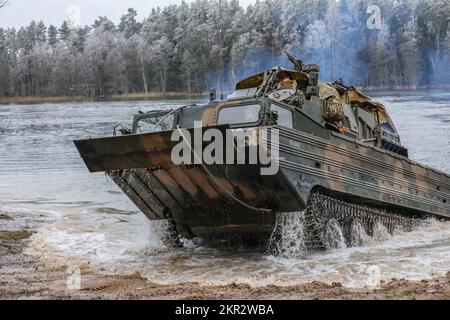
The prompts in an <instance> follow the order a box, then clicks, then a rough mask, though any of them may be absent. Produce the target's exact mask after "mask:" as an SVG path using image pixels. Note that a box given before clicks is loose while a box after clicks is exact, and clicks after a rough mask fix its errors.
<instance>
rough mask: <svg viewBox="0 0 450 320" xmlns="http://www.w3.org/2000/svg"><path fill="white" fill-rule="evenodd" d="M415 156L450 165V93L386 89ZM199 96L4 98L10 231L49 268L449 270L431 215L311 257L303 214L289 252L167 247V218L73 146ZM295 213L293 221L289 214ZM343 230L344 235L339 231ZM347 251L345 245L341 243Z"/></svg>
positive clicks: (232, 274) (307, 276) (4, 209)
mask: <svg viewBox="0 0 450 320" xmlns="http://www.w3.org/2000/svg"><path fill="white" fill-rule="evenodd" d="M373 95H375V96H377V97H378V98H379V99H380V100H382V101H383V102H385V103H386V104H387V106H388V109H389V111H390V113H391V116H392V118H393V120H394V122H395V123H396V125H397V129H398V130H399V132H400V134H401V136H402V139H403V140H402V141H403V143H404V144H405V145H406V146H407V147H408V148H409V149H410V155H411V158H413V159H415V160H417V161H420V162H423V163H425V164H427V165H430V166H433V167H436V168H438V169H440V170H443V171H447V172H450V162H449V161H448V159H450V134H449V127H450V93H446V92H439V91H433V92H408V93H405V92H402V93H398V92H378V93H374V94H373ZM185 103H192V101H183V100H170V101H151V102H148V101H147V102H111V103H110V102H103V103H69V104H44V105H34V106H31V105H22V106H18V105H7V106H4V105H2V106H0V195H1V197H0V213H4V214H7V215H9V216H11V217H13V218H14V219H15V220H12V221H6V220H0V229H2V230H4V229H11V228H14V226H15V225H18V224H20V225H21V226H24V225H25V227H27V226H29V228H30V229H31V228H33V227H35V226H39V232H38V233H37V234H35V235H34V236H33V239H32V243H31V245H30V248H29V252H30V253H31V254H34V255H37V256H39V257H40V258H41V259H42V260H43V261H44V262H45V263H47V264H48V265H50V266H73V265H75V266H80V267H88V268H93V269H96V270H99V271H101V272H105V273H114V274H117V273H119V274H121V273H124V274H128V273H134V272H139V273H140V274H141V275H142V276H144V277H146V278H148V279H149V280H151V281H153V282H156V283H162V284H175V283H182V282H199V283H202V284H228V283H232V282H239V283H246V284H250V285H252V286H263V285H268V284H275V285H293V284H300V283H305V282H310V281H315V280H317V281H323V282H327V283H331V282H341V283H342V284H343V285H345V286H349V287H365V286H368V285H369V284H370V283H372V282H373V279H372V278H371V274H372V275H373V268H376V270H378V271H379V275H380V279H381V280H385V281H387V280H389V279H392V278H405V279H410V280H421V279H428V278H431V277H433V276H440V275H444V274H445V273H446V272H448V271H450V267H449V266H450V263H449V262H450V222H445V223H442V222H436V221H430V223H429V224H427V225H426V226H423V227H421V228H420V229H418V230H417V231H414V232H412V233H404V234H402V233H400V234H396V235H395V236H393V237H392V236H389V235H388V234H387V232H386V230H383V229H382V228H379V230H378V231H377V233H376V237H373V238H371V237H368V236H367V235H365V234H362V233H361V230H358V226H355V228H354V229H355V234H356V235H355V239H356V240H355V241H358V242H359V243H361V244H363V246H362V247H358V248H345V246H340V245H339V243H338V244H337V245H336V246H334V248H335V249H332V250H330V251H328V252H322V253H316V254H312V255H309V256H305V254H304V252H305V251H304V247H303V246H302V242H301V241H298V240H296V239H301V238H302V236H303V233H302V232H303V230H302V218H301V217H302V216H301V213H297V214H287V215H285V216H283V217H281V222H282V223H284V225H285V226H289V228H285V229H283V232H284V233H283V234H282V240H283V241H284V242H282V243H280V246H281V249H282V250H281V251H282V254H280V255H277V256H273V255H266V254H263V253H256V252H251V251H246V250H244V249H242V250H238V251H218V250H215V249H211V248H207V247H204V246H202V245H199V244H196V243H194V242H189V241H187V242H186V243H185V248H183V249H169V248H166V247H165V246H164V245H163V244H162V243H161V240H160V238H161V237H160V234H161V232H163V231H164V228H163V226H161V223H152V222H150V221H148V220H147V219H146V218H145V217H144V215H143V214H141V213H139V212H138V210H137V209H136V208H135V207H134V205H133V204H132V203H131V202H130V201H129V200H128V199H127V198H126V197H125V196H124V195H123V194H122V193H121V192H120V191H119V190H118V188H117V187H116V186H115V185H114V184H113V183H112V182H111V181H108V179H106V177H105V175H104V174H101V173H99V174H90V173H89V172H88V171H87V169H86V167H85V166H84V164H83V162H82V161H81V159H80V158H79V156H78V153H77V151H76V149H75V147H74V145H73V143H72V140H74V139H79V138H86V137H97V136H104V135H110V134H111V132H112V127H113V126H114V125H115V124H116V123H124V124H125V125H127V126H131V121H132V119H131V118H132V115H133V114H134V113H137V111H138V110H144V111H148V110H151V109H164V108H171V107H174V106H180V105H183V104H185ZM283 221H284V222H283ZM337 235H339V234H338V233H337ZM336 248H337V249H336Z"/></svg>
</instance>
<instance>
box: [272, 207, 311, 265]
mask: <svg viewBox="0 0 450 320" xmlns="http://www.w3.org/2000/svg"><path fill="white" fill-rule="evenodd" d="M269 252H271V253H272V254H275V255H278V256H281V257H285V258H299V257H303V256H305V255H306V253H307V248H306V245H305V212H289V213H287V212H284V213H280V214H278V215H277V220H276V223H275V227H274V230H273V233H272V236H271V238H270V241H269Z"/></svg>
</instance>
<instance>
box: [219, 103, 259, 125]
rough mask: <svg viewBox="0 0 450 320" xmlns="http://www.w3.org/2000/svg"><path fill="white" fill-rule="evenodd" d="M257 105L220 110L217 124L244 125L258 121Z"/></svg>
mask: <svg viewBox="0 0 450 320" xmlns="http://www.w3.org/2000/svg"><path fill="white" fill-rule="evenodd" d="M260 110H261V106H260V105H259V104H251V105H239V106H232V107H225V108H222V109H220V112H219V119H218V120H217V124H245V123H255V122H258V120H259V112H260Z"/></svg>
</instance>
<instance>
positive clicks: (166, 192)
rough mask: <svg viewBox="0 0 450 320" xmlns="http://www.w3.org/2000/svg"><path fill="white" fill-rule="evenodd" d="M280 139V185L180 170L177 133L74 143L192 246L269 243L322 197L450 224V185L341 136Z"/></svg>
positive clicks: (245, 168) (286, 133)
mask: <svg viewBox="0 0 450 320" xmlns="http://www.w3.org/2000/svg"><path fill="white" fill-rule="evenodd" d="M224 129H225V128H221V130H224ZM277 129H279V144H277V145H275V144H273V145H272V148H273V147H275V146H277V147H278V148H279V165H280V170H279V171H278V173H277V174H276V175H273V176H262V175H261V174H260V169H261V166H259V165H249V164H246V165H238V164H233V165H225V164H218V165H209V166H207V165H203V164H197V165H175V164H173V163H172V161H171V158H170V151H171V149H172V148H173V146H174V142H171V141H170V136H171V132H170V131H168V132H160V133H151V134H144V135H127V136H122V137H112V138H102V139H92V140H82V141H76V142H75V143H76V145H77V147H78V150H79V152H80V154H81V155H82V157H83V159H84V160H85V162H86V164H87V166H88V168H89V169H90V171H91V172H98V171H106V172H107V174H108V175H109V176H110V177H111V178H112V179H113V180H114V182H115V183H116V184H117V185H118V186H119V187H120V188H121V189H122V190H123V191H124V193H125V194H126V195H127V196H128V197H129V198H130V199H131V200H132V201H133V202H134V203H135V204H136V206H137V207H138V208H139V209H140V210H141V211H142V212H143V213H144V214H145V215H146V216H147V217H148V218H149V219H152V220H162V219H172V220H173V221H174V222H175V224H176V226H177V229H178V231H179V232H180V233H181V234H182V235H183V236H184V237H188V238H190V237H204V238H208V237H209V238H219V239H221V238H223V239H224V238H227V237H230V236H237V235H243V236H249V235H250V237H252V235H253V238H255V239H256V238H258V239H259V238H267V237H268V236H269V235H270V233H271V232H272V230H273V228H274V225H275V222H276V216H277V213H281V212H299V213H300V212H302V211H303V210H305V208H306V206H307V203H308V199H309V197H310V195H311V194H312V192H313V190H316V189H317V188H321V189H324V190H327V191H328V192H332V193H333V194H336V195H337V196H338V197H341V198H343V199H350V200H352V201H357V202H359V203H363V204H365V205H370V206H374V207H378V208H389V209H393V210H396V211H398V212H400V213H402V214H404V215H414V216H419V217H426V216H435V217H440V218H450V204H449V202H450V177H449V176H448V175H446V174H444V173H441V172H439V171H436V170H434V169H431V168H428V167H425V166H422V165H420V164H418V163H416V162H413V161H411V160H409V159H407V158H406V157H403V156H400V155H397V154H394V153H392V152H389V151H386V150H383V149H380V148H377V147H374V146H371V145H369V144H365V143H362V142H357V141H355V140H352V139H349V138H346V137H345V136H343V135H340V134H334V133H331V134H330V136H329V138H328V139H325V138H323V137H319V136H317V135H312V134H309V133H306V132H302V131H298V130H292V129H287V128H284V127H280V128H277ZM254 130H257V129H254Z"/></svg>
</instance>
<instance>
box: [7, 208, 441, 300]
mask: <svg viewBox="0 0 450 320" xmlns="http://www.w3.org/2000/svg"><path fill="white" fill-rule="evenodd" d="M14 220H16V218H13V217H11V216H7V215H2V216H0V299H56V300H59V299H111V300H117V299H120V300H121V299H132V300H140V299H142V300H180V299H186V300H209V299H216V300H225V299H227V300H229V299H233V300H234V299H238V300H281V299H291V300H385V299H388V300H434V299H439V300H443V299H444V300H448V299H450V272H448V273H447V275H446V276H444V277H439V278H435V279H432V280H422V281H408V280H404V279H393V280H391V281H390V282H388V283H382V284H381V287H379V288H376V289H367V288H360V289H355V288H346V287H343V286H342V285H341V284H340V283H333V284H331V285H330V284H326V283H322V282H317V281H315V282H311V283H306V284H301V285H295V286H275V285H269V286H264V287H251V286H249V285H247V284H240V283H233V284H230V285H223V286H218V285H216V286H205V285H202V284H199V283H179V284H173V285H160V284H155V283H151V282H149V281H148V280H146V279H145V278H143V277H141V276H140V275H139V273H135V274H132V275H105V274H102V273H100V272H99V271H95V270H91V269H83V270H81V277H80V280H81V281H80V287H79V289H69V288H68V286H67V283H68V277H69V276H70V274H69V273H68V272H67V271H68V270H66V269H65V268H49V267H47V266H45V265H44V264H43V263H42V262H41V261H40V260H39V259H38V258H36V257H34V256H31V255H29V254H27V253H26V250H27V248H28V245H29V244H30V237H31V235H32V234H33V233H36V231H37V230H38V226H36V227H33V228H31V229H30V228H29V225H22V222H19V223H18V224H15V223H14ZM2 221H3V222H2ZM7 221H8V222H10V223H13V224H14V225H15V227H14V228H6V229H5V228H4V227H5V226H7V224H8V223H7ZM18 221H20V218H19V219H18ZM44 223H49V221H45V222H44V221H42V222H40V223H38V225H43V224H44ZM69 283H70V282H69Z"/></svg>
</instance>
